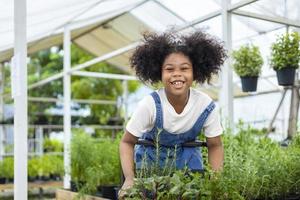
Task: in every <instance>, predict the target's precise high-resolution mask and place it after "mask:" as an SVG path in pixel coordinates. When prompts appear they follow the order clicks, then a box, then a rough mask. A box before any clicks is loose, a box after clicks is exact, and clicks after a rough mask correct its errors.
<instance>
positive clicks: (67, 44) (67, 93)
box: [63, 26, 71, 189]
mask: <svg viewBox="0 0 300 200" xmlns="http://www.w3.org/2000/svg"><path fill="white" fill-rule="evenodd" d="M70 69H71V36H70V29H69V27H68V26H66V27H65V30H64V74H63V75H64V76H63V82H64V84H63V85H64V168H65V176H64V188H65V189H70V181H71V175H70V173H71V149H70V141H71V76H70V74H68V73H67V72H68V71H69V70H70Z"/></svg>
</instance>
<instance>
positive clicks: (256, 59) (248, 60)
mask: <svg viewBox="0 0 300 200" xmlns="http://www.w3.org/2000/svg"><path fill="white" fill-rule="evenodd" d="M232 56H233V59H234V63H233V68H234V71H235V72H236V73H237V75H239V76H241V77H257V76H259V74H260V73H261V68H262V65H263V63H264V62H263V58H262V56H261V54H260V51H259V48H258V46H254V45H244V46H241V47H240V48H239V49H238V50H235V51H233V53H232Z"/></svg>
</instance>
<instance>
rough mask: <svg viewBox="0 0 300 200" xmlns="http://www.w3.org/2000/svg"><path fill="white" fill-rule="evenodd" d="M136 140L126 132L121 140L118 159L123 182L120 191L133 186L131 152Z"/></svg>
mask: <svg viewBox="0 0 300 200" xmlns="http://www.w3.org/2000/svg"><path fill="white" fill-rule="evenodd" d="M137 140H138V138H137V137H135V136H133V135H132V134H131V133H129V132H128V131H125V134H124V135H123V138H122V139H121V142H120V158H121V165H122V170H123V174H124V177H125V182H124V184H123V187H122V189H126V188H128V187H131V186H132V185H133V178H134V163H133V151H134V145H135V144H136V143H137Z"/></svg>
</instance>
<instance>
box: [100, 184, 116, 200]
mask: <svg viewBox="0 0 300 200" xmlns="http://www.w3.org/2000/svg"><path fill="white" fill-rule="evenodd" d="M100 190H101V194H102V197H103V198H108V199H112V200H117V199H118V191H119V187H118V186H116V185H108V186H107V185H105V186H100Z"/></svg>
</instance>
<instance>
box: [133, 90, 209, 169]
mask: <svg viewBox="0 0 300 200" xmlns="http://www.w3.org/2000/svg"><path fill="white" fill-rule="evenodd" d="M151 96H152V97H153V99H154V101H155V107H156V119H155V124H154V127H153V129H152V130H151V131H149V132H146V133H144V134H143V136H142V137H141V138H142V139H145V140H148V141H151V142H154V143H155V142H156V141H157V142H158V146H159V153H157V151H156V147H154V146H145V145H135V152H134V159H135V167H136V169H141V168H142V167H145V166H143V165H145V164H146V168H147V166H148V165H151V164H154V163H157V164H159V167H161V168H164V167H174V168H176V169H183V168H184V167H187V168H188V169H190V170H192V171H202V170H203V164H202V155H201V149H200V147H184V146H182V145H183V144H184V143H185V142H191V141H195V140H196V138H197V136H198V135H199V133H200V131H201V129H202V127H203V125H204V122H205V121H206V119H207V117H208V116H209V114H210V113H211V111H212V110H213V109H214V108H215V104H214V102H211V103H210V104H209V105H208V106H207V107H206V108H205V110H204V111H203V112H202V113H201V114H200V116H199V117H198V119H197V121H196V123H195V124H194V125H193V127H192V128H191V129H190V130H188V131H186V132H184V133H180V134H172V133H169V132H168V131H166V130H164V129H163V112H162V105H161V101H160V98H159V95H158V94H157V93H156V92H153V93H151ZM155 146H156V145H155ZM157 159H158V160H157Z"/></svg>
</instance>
